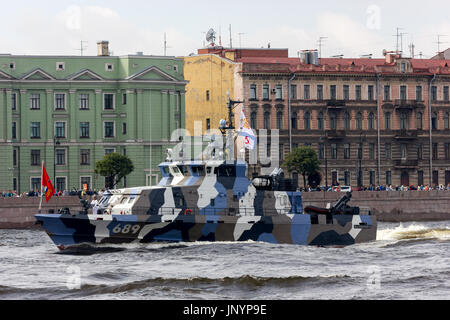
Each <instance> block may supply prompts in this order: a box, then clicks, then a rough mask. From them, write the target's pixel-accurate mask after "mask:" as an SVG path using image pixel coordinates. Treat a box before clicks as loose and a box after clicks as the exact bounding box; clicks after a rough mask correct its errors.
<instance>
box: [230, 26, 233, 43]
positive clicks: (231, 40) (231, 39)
mask: <svg viewBox="0 0 450 320" xmlns="http://www.w3.org/2000/svg"><path fill="white" fill-rule="evenodd" d="M230 49H233V38H232V37H231V23H230Z"/></svg>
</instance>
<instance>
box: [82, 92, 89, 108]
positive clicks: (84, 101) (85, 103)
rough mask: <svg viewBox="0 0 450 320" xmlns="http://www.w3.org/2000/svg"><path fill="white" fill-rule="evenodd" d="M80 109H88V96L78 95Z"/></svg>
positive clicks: (84, 94)
mask: <svg viewBox="0 0 450 320" xmlns="http://www.w3.org/2000/svg"><path fill="white" fill-rule="evenodd" d="M80 109H82V110H86V109H89V94H86V93H83V94H80Z"/></svg>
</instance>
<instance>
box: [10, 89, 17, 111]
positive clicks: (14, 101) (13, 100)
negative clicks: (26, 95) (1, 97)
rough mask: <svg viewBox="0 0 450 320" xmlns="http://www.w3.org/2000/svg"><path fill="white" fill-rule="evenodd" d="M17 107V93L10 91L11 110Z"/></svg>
mask: <svg viewBox="0 0 450 320" xmlns="http://www.w3.org/2000/svg"><path fill="white" fill-rule="evenodd" d="M16 109H17V93H11V110H16Z"/></svg>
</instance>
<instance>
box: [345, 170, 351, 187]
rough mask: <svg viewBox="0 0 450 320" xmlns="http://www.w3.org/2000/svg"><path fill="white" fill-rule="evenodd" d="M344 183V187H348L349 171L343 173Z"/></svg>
mask: <svg viewBox="0 0 450 320" xmlns="http://www.w3.org/2000/svg"><path fill="white" fill-rule="evenodd" d="M344 183H345V185H346V186H349V185H350V171H345V172H344Z"/></svg>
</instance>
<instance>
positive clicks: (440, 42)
mask: <svg viewBox="0 0 450 320" xmlns="http://www.w3.org/2000/svg"><path fill="white" fill-rule="evenodd" d="M446 36H447V35H445V34H438V35H437V42H435V43H437V45H438V52H437V53H438V54H440V53H441V47H440V45H441V44H443V43H446V41H440V38H441V37H446Z"/></svg>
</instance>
